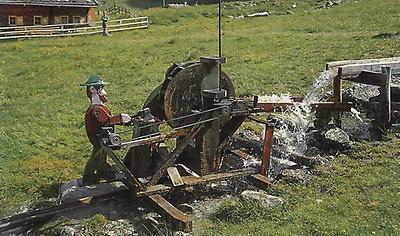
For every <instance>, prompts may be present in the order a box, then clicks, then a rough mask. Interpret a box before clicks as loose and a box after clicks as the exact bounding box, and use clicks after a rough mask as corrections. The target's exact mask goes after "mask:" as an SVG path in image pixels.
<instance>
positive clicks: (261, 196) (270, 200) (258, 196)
mask: <svg viewBox="0 0 400 236" xmlns="http://www.w3.org/2000/svg"><path fill="white" fill-rule="evenodd" d="M240 195H241V197H242V198H243V199H245V200H257V201H259V202H260V203H261V204H262V205H263V206H265V207H275V206H280V205H282V204H283V200H282V199H281V198H280V197H276V196H272V195H269V194H267V193H266V192H265V191H253V190H245V191H243V192H242V193H241V194H240Z"/></svg>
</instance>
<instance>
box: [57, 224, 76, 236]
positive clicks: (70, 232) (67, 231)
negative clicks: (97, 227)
mask: <svg viewBox="0 0 400 236" xmlns="http://www.w3.org/2000/svg"><path fill="white" fill-rule="evenodd" d="M74 235H75V229H74V228H72V227H71V226H65V227H64V228H63V229H62V230H61V232H60V236H74Z"/></svg>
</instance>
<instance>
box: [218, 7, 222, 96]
mask: <svg viewBox="0 0 400 236" xmlns="http://www.w3.org/2000/svg"><path fill="white" fill-rule="evenodd" d="M221 5H222V0H218V57H219V60H221V57H222V9H221ZM221 79H222V64H221V62H220V63H219V64H218V80H219V81H218V90H220V89H221Z"/></svg>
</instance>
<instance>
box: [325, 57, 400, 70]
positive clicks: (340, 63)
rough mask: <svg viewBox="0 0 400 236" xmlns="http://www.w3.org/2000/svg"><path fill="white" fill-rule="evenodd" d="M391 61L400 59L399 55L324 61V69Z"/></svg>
mask: <svg viewBox="0 0 400 236" xmlns="http://www.w3.org/2000/svg"><path fill="white" fill-rule="evenodd" d="M391 61H400V57H387V58H373V59H363V60H345V61H334V62H328V63H326V66H325V68H326V70H337V69H338V67H339V66H345V65H350V64H367V63H376V62H378V63H381V62H383V63H386V62H391Z"/></svg>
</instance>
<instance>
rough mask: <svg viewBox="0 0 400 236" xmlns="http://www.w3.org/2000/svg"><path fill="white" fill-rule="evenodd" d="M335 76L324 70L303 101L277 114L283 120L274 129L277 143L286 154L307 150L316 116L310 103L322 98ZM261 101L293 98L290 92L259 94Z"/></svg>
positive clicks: (285, 100)
mask: <svg viewBox="0 0 400 236" xmlns="http://www.w3.org/2000/svg"><path fill="white" fill-rule="evenodd" d="M333 77H334V75H333V73H332V72H330V71H323V72H322V73H321V74H320V75H319V76H318V78H317V79H316V80H315V82H314V83H313V84H312V86H311V87H310V89H309V92H308V93H307V95H306V96H305V97H304V99H303V102H302V103H294V106H292V107H290V108H289V109H288V110H287V111H285V112H283V113H280V114H278V113H277V114H276V117H277V118H278V119H279V120H280V121H281V122H280V124H279V126H278V127H277V128H276V129H275V131H274V137H275V140H276V143H275V144H276V146H278V147H279V148H280V149H283V150H282V153H283V154H284V155H290V153H296V154H304V152H305V151H306V150H307V130H309V129H310V128H311V127H312V126H313V125H314V123H313V121H314V118H315V116H314V114H315V113H314V112H312V111H311V107H310V106H309V104H310V103H312V102H317V101H320V100H321V99H322V97H323V96H324V94H325V90H326V87H327V85H329V83H330V82H332V79H333ZM259 102H271V103H291V102H293V100H292V99H291V97H290V95H289V94H281V95H276V94H273V95H264V96H259ZM283 157H285V156H283Z"/></svg>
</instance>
